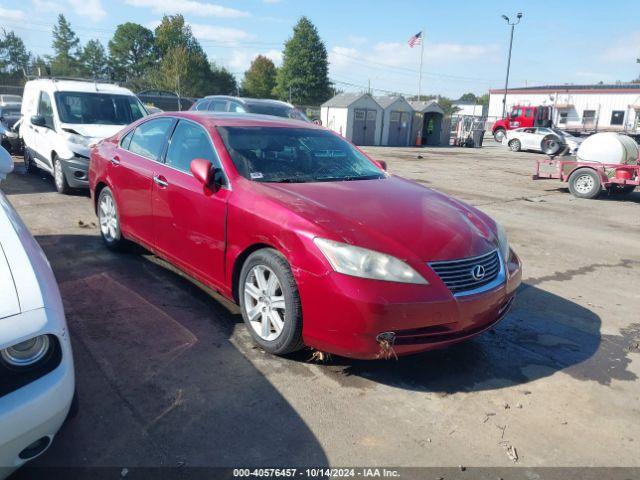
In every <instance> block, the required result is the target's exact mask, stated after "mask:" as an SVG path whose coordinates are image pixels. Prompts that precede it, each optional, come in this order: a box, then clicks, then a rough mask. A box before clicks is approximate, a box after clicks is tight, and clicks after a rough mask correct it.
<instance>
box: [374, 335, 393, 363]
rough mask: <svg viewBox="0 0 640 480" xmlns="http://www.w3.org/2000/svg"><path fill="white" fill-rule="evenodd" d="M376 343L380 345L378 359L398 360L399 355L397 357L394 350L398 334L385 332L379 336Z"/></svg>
mask: <svg viewBox="0 0 640 480" xmlns="http://www.w3.org/2000/svg"><path fill="white" fill-rule="evenodd" d="M376 342H378V345H380V351H379V352H378V354H377V355H376V358H381V359H383V360H390V359H391V358H395V359H396V360H398V355H396V351H395V350H394V349H393V344H394V343H395V342H396V334H395V333H394V332H383V333H380V334H378V336H377V337H376Z"/></svg>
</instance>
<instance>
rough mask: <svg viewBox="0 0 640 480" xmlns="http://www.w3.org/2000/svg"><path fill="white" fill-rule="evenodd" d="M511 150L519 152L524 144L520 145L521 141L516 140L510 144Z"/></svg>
mask: <svg viewBox="0 0 640 480" xmlns="http://www.w3.org/2000/svg"><path fill="white" fill-rule="evenodd" d="M509 148H510V149H511V151H512V152H519V151H520V150H522V144H521V143H520V140H518V139H517V138H514V139H513V140H511V141H510V142H509Z"/></svg>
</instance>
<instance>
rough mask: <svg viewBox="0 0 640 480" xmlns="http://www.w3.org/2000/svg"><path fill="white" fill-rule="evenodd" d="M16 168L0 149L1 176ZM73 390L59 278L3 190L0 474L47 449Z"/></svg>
mask: <svg viewBox="0 0 640 480" xmlns="http://www.w3.org/2000/svg"><path fill="white" fill-rule="evenodd" d="M12 169H13V161H12V160H11V156H10V155H9V153H8V152H7V151H6V150H5V149H4V148H1V147H0V181H2V180H4V178H6V175H7V174H8V173H9V172H10V171H11V170H12ZM74 391H75V376H74V370H73V357H72V354H71V343H70V342H69V332H68V331H67V324H66V321H65V316H64V310H63V307H62V300H61V298H60V292H59V290H58V285H57V283H56V279H55V277H54V276H53V272H52V271H51V267H50V265H49V262H48V261H47V258H46V257H45V255H44V252H43V251H42V250H41V248H40V246H39V245H38V244H37V243H36V241H35V240H34V238H33V237H32V236H31V234H30V233H29V231H28V230H27V227H25V225H24V223H22V220H21V219H20V217H19V216H18V214H17V213H16V211H15V210H14V209H13V207H12V206H11V204H10V203H9V201H8V200H7V198H6V197H5V196H4V194H3V193H2V192H1V191H0V479H2V478H5V477H6V476H8V475H9V474H10V473H11V472H12V471H14V470H15V469H16V468H18V467H20V466H21V465H22V464H24V463H25V462H27V461H28V460H31V459H32V458H35V457H37V456H38V455H40V454H41V453H42V452H44V451H45V450H46V449H47V448H48V447H49V445H50V444H51V441H52V440H53V437H54V436H55V435H56V433H57V432H58V430H59V429H60V427H61V426H62V423H63V422H64V420H65V418H66V417H67V414H68V412H69V409H70V407H71V404H72V400H73V396H74Z"/></svg>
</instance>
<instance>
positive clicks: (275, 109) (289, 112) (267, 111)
mask: <svg viewBox="0 0 640 480" xmlns="http://www.w3.org/2000/svg"><path fill="white" fill-rule="evenodd" d="M246 107H247V110H248V111H249V112H250V113H257V114H260V115H271V116H274V117H284V118H293V119H296V120H304V121H305V122H308V121H309V119H308V118H307V117H305V116H304V115H303V114H302V112H301V111H300V110H298V109H297V108H291V107H289V106H287V105H278V104H276V103H248V104H247V105H246Z"/></svg>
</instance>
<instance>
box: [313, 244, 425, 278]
mask: <svg viewBox="0 0 640 480" xmlns="http://www.w3.org/2000/svg"><path fill="white" fill-rule="evenodd" d="M313 241H314V243H315V244H316V245H317V247H318V248H319V249H320V251H321V252H322V253H323V254H324V256H325V257H326V258H327V260H328V261H329V263H330V264H331V266H332V267H333V269H334V270H335V271H336V272H339V273H344V274H345V275H351V276H354V277H361V278H371V279H374V280H386V281H388V282H402V283H417V284H421V285H428V284H429V282H427V281H426V280H425V279H424V278H422V276H421V275H420V274H419V273H418V272H416V271H415V270H414V269H413V268H411V267H410V266H409V265H407V264H406V263H404V262H403V261H402V260H398V259H397V258H395V257H392V256H391V255H386V254H384V253H380V252H374V251H373V250H368V249H366V248H360V247H354V246H353V245H349V244H346V243H341V242H334V241H333V240H327V239H324V238H314V239H313Z"/></svg>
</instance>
